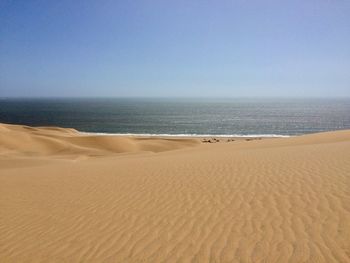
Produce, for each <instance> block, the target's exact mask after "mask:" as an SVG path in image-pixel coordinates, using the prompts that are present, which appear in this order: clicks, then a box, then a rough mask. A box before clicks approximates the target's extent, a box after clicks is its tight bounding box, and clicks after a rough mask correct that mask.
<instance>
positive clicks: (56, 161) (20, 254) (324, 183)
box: [0, 125, 350, 262]
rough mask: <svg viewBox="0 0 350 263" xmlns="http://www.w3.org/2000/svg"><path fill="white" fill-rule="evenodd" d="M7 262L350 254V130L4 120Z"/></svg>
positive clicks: (0, 249)
mask: <svg viewBox="0 0 350 263" xmlns="http://www.w3.org/2000/svg"><path fill="white" fill-rule="evenodd" d="M0 208H1V213H0V262H350V131H338V132H330V133H321V134H314V135H307V136H301V137H295V138H286V139H264V140H254V141H245V140H242V141H234V142H229V143H226V142H225V143H215V144H204V143H203V144H201V143H199V142H198V140H186V139H179V140H165V139H140V138H139V139H133V138H126V137H123V138H122V137H96V136H86V135H85V136H81V135H80V134H79V133H77V132H76V131H74V130H67V129H59V128H31V127H24V126H14V125H1V126H0Z"/></svg>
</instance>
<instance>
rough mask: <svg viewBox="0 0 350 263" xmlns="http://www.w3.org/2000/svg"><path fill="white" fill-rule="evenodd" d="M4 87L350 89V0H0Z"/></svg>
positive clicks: (67, 91) (15, 90) (0, 85)
mask: <svg viewBox="0 0 350 263" xmlns="http://www.w3.org/2000/svg"><path fill="white" fill-rule="evenodd" d="M9 96H11V97H16V96H21V97H25V96H34V97H36V96H44V97H47V96H66V97H67V96H68V97H69V96H116V97H118V96H190V97H195V96H215V97H226V96H230V97H235V96H238V97H240V96H326V97H328V96H350V1H348V0H308V1H305V0H290V1H279V0H276V1H268V0H267V1H260V0H255V1H254V0H251V1H248V0H245V1H243V0H242V1H240V0H237V1H233V0H232V1H220V0H218V1H214V0H212V1H206V0H198V1H196V0H193V1H188V0H186V1H185V0H176V1H164V0H159V1H158V0H156V1H152V0H150V1H146V0H144V1H137V0H135V1H127V0H124V1H117V0H115V1H112V0H110V1H104V0H99V1H96V0H84V1H78V0H77V1H72V0H68V1H66V0H60V1H53V0H43V1H34V0H17V1H15V0H13V1H11V0H0V97H9Z"/></svg>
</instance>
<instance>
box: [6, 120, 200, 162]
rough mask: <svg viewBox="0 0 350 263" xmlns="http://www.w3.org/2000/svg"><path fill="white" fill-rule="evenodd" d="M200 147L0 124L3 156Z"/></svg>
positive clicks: (187, 142)
mask: <svg viewBox="0 0 350 263" xmlns="http://www.w3.org/2000/svg"><path fill="white" fill-rule="evenodd" d="M197 144H199V141H198V140H196V139H191V140H187V139H186V140H183V139H171V140H169V139H162V138H152V139H147V138H133V137H121V136H102V135H101V136H100V135H91V134H83V133H79V132H78V131H77V130H75V129H69V128H59V127H30V126H23V125H10V124H0V154H1V153H3V154H4V153H11V154H18V155H26V156H38V155H41V156H45V155H81V154H85V155H93V156H95V155H100V156H103V155H111V154H116V153H129V152H132V153H135V152H143V151H145V152H162V151H169V150H175V149H181V148H184V147H190V146H195V145H197Z"/></svg>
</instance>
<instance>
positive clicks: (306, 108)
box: [0, 98, 350, 137]
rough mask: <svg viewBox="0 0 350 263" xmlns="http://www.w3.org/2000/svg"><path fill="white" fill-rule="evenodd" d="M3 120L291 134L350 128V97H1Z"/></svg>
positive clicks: (107, 128)
mask: <svg viewBox="0 0 350 263" xmlns="http://www.w3.org/2000/svg"><path fill="white" fill-rule="evenodd" d="M0 122H2V123H11V124H25V125H31V126H60V127H70V128H75V129H77V130H79V131H82V132H88V133H101V134H128V135H172V136H195V135H199V136H210V135H215V136H247V137H249V136H265V137H270V136H272V137H273V136H293V135H300V134H308V133H315V132H322V131H331V130H341V129H350V99H349V98H347V99H345V98H344V99H341V98H339V99H306V98H305V99H301V98H298V99H287V98H264V99H261V98H259V99H258V98H255V99H248V98H240V99H189V98H188V99H170V98H94V99H92V98H74V99H73V98H72V99H66V98H65V99H63V98H50V99H39V98H38V99H9V98H2V99H0Z"/></svg>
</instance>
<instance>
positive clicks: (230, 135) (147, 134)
mask: <svg viewBox="0 0 350 263" xmlns="http://www.w3.org/2000/svg"><path fill="white" fill-rule="evenodd" d="M80 133H82V134H86V135H94V136H131V137H198V138H202V137H221V138H231V137H232V138H257V137H259V138H287V137H292V136H291V135H282V134H195V133H193V134H168V133H159V134H155V133H104V132H80Z"/></svg>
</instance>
